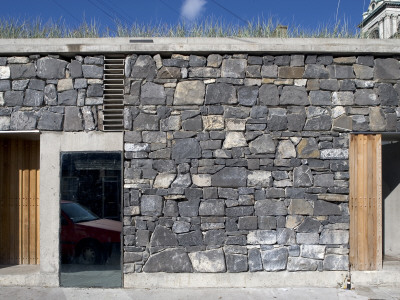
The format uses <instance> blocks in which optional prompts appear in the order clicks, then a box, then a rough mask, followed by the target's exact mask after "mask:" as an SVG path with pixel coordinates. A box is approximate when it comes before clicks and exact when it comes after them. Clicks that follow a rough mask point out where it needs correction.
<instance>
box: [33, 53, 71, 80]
mask: <svg viewBox="0 0 400 300" xmlns="http://www.w3.org/2000/svg"><path fill="white" fill-rule="evenodd" d="M36 66H37V76H38V77H39V78H44V79H61V78H65V68H66V66H67V62H66V61H63V60H60V59H55V58H51V57H43V58H40V59H38V61H37V63H36Z"/></svg>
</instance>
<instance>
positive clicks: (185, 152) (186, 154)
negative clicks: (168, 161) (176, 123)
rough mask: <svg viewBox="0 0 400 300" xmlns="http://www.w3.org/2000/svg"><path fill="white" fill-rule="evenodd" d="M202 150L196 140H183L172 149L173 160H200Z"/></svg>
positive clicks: (177, 142) (178, 141)
mask: <svg viewBox="0 0 400 300" xmlns="http://www.w3.org/2000/svg"><path fill="white" fill-rule="evenodd" d="M200 157H201V148H200V144H199V142H198V141H196V140H195V139H181V140H177V141H176V142H175V145H173V147H172V159H176V160H182V159H187V158H200Z"/></svg>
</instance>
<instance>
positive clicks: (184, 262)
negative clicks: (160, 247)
mask: <svg viewBox="0 0 400 300" xmlns="http://www.w3.org/2000/svg"><path fill="white" fill-rule="evenodd" d="M143 272H146V273H156V272H166V273H191V272H193V268H192V264H191V262H190V260H189V257H188V254H187V253H186V252H185V251H184V250H182V249H167V250H164V251H162V252H160V253H156V254H154V255H151V256H150V257H149V259H148V260H147V262H146V264H145V265H144V267H143Z"/></svg>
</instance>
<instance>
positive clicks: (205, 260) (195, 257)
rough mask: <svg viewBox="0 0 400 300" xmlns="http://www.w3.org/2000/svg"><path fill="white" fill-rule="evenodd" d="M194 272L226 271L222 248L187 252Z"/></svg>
mask: <svg viewBox="0 0 400 300" xmlns="http://www.w3.org/2000/svg"><path fill="white" fill-rule="evenodd" d="M189 258H190V261H191V262H192V266H193V270H194V272H199V273H221V272H226V265H225V255H224V252H223V250H222V249H215V250H208V251H199V252H193V253H189Z"/></svg>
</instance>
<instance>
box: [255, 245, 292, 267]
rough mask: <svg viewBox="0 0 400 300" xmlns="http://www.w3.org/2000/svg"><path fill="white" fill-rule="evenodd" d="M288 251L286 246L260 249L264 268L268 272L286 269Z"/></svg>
mask: <svg viewBox="0 0 400 300" xmlns="http://www.w3.org/2000/svg"><path fill="white" fill-rule="evenodd" d="M288 256H289V251H288V249H287V248H279V249H273V250H267V251H261V258H262V261H263V266H264V270H265V271H268V272H276V271H282V270H285V269H286V265H287V261H288Z"/></svg>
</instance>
